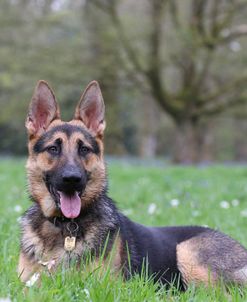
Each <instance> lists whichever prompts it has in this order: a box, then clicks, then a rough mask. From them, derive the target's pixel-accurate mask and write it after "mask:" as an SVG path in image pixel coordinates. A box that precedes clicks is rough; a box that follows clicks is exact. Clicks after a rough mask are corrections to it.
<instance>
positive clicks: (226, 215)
mask: <svg viewBox="0 0 247 302" xmlns="http://www.w3.org/2000/svg"><path fill="white" fill-rule="evenodd" d="M24 164H25V163H24V160H20V159H1V160H0V183H1V187H0V194H1V206H0V270H1V275H0V298H1V297H5V298H6V297H10V298H11V301H37V302H38V301H131V302H132V301H140V302H143V301H198V302H201V301H229V299H232V301H245V300H246V299H247V290H246V289H245V288H243V289H239V288H237V287H234V286H233V287H230V288H229V292H228V293H226V291H224V290H223V289H222V288H221V287H220V286H219V287H217V288H216V289H211V288H203V287H200V288H197V289H196V288H195V287H194V286H193V285H192V286H191V287H190V288H189V290H188V291H187V292H185V293H179V292H177V291H176V289H172V290H170V291H168V292H166V291H165V290H164V289H162V288H157V285H155V284H153V283H152V282H151V280H149V281H148V280H147V279H146V278H145V274H144V275H143V276H142V277H134V278H133V279H132V280H131V281H128V282H123V281H122V279H121V277H120V276H119V277H116V276H113V275H112V274H110V272H109V270H105V271H104V272H103V274H102V272H101V271H100V269H95V270H92V271H87V270H86V269H82V270H81V271H77V270H75V269H73V268H72V269H71V270H68V271H64V270H62V269H61V270H59V271H58V272H57V274H53V275H52V277H49V276H46V275H44V276H43V277H42V284H41V286H40V287H37V286H33V287H31V288H30V289H28V290H27V289H25V286H24V285H22V284H21V282H20V281H19V280H18V278H17V274H16V266H17V263H18V254H19V227H18V222H17V220H18V218H19V217H20V215H21V212H23V211H24V210H25V209H27V207H28V206H29V205H30V201H28V194H27V192H26V180H25V173H24ZM109 177H110V193H109V194H110V196H111V197H113V198H114V199H115V200H116V201H117V205H118V206H119V208H120V209H122V210H123V211H124V212H125V213H126V214H127V215H128V216H129V217H130V218H131V219H133V220H135V221H138V222H140V223H144V224H146V225H153V226H154V225H183V224H199V225H204V224H207V225H209V226H210V227H214V228H217V229H220V230H221V231H223V232H226V233H228V234H229V235H231V236H232V237H234V238H235V239H237V240H239V241H241V242H242V243H243V244H244V245H245V246H247V237H246V219H247V217H246V216H247V198H246V196H247V187H246V183H247V171H246V167H240V166H229V167H223V166H210V167H194V168H192V167H176V166H165V165H162V164H160V167H155V166H150V167H146V166H140V165H137V164H133V163H131V164H130V163H129V164H128V163H110V164H109ZM174 200H175V201H174ZM151 204H153V205H152V206H150V205H151ZM154 205H155V206H154ZM20 207H21V208H20ZM151 208H153V210H152V211H151Z"/></svg>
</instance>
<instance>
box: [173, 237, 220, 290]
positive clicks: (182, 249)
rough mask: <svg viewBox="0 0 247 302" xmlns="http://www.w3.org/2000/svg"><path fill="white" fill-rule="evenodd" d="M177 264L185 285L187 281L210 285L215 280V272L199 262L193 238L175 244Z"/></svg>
mask: <svg viewBox="0 0 247 302" xmlns="http://www.w3.org/2000/svg"><path fill="white" fill-rule="evenodd" d="M177 265H178V269H179V271H180V272H181V274H182V279H183V281H184V283H185V284H186V285H188V284H189V283H195V284H200V283H204V284H206V285H210V284H211V285H212V284H214V283H215V282H216V280H217V278H216V277H217V276H216V275H215V273H213V272H211V271H210V268H209V267H207V266H204V265H202V264H201V263H200V261H199V259H198V249H197V248H196V246H195V244H194V242H193V240H186V241H184V242H182V243H180V244H178V245H177Z"/></svg>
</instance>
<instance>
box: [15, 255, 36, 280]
mask: <svg viewBox="0 0 247 302" xmlns="http://www.w3.org/2000/svg"><path fill="white" fill-rule="evenodd" d="M40 269H41V265H40V264H38V263H34V262H32V261H30V260H29V259H28V257H27V256H26V255H25V254H24V253H23V252H21V253H20V257H19V264H18V276H19V278H20V280H21V281H22V282H26V281H28V280H29V278H30V277H31V276H32V275H33V274H34V273H36V272H38V271H39V270H40Z"/></svg>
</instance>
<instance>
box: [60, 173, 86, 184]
mask: <svg viewBox="0 0 247 302" xmlns="http://www.w3.org/2000/svg"><path fill="white" fill-rule="evenodd" d="M62 178H63V183H64V184H67V185H73V184H74V185H76V184H79V183H80V182H81V180H82V175H81V173H80V172H77V171H66V172H64V173H63V175H62Z"/></svg>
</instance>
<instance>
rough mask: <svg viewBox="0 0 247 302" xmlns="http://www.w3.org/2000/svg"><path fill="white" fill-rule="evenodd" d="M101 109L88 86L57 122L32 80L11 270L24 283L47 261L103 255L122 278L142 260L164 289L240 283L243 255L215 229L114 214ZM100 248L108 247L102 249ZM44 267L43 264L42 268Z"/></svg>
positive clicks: (49, 95) (51, 100) (246, 272)
mask: <svg viewBox="0 0 247 302" xmlns="http://www.w3.org/2000/svg"><path fill="white" fill-rule="evenodd" d="M104 114H105V106H104V102H103V98H102V94H101V90H100V87H99V84H98V83H97V82H96V81H93V82H91V83H90V84H89V85H88V86H87V88H86V89H85V91H84V93H83V94H82V96H81V99H80V101H79V104H78V106H77V107H76V110H75V115H74V118H73V120H71V121H70V122H63V121H62V120H61V119H60V112H59V108H58V105H57V102H56V99H55V96H54V93H53V91H52V89H51V88H50V87H49V86H48V84H47V83H46V82H44V81H40V82H38V84H37V86H36V88H35V91H34V94H33V97H32V100H31V104H30V107H29V112H28V116H27V120H26V128H27V131H28V136H29V142H28V149H29V157H28V160H27V165H26V168H27V176H28V185H29V193H30V197H31V200H32V201H33V205H32V206H31V207H30V208H29V209H28V210H27V211H26V213H25V214H24V215H23V217H22V219H21V233H22V237H21V252H20V259H19V267H18V272H19V275H20V278H21V280H22V281H24V282H26V281H27V280H28V279H29V278H30V277H31V276H33V274H35V273H36V272H39V271H41V269H42V267H43V266H42V265H44V263H46V264H47V263H48V264H49V265H50V267H51V266H52V265H53V269H56V267H57V266H58V265H60V264H63V263H66V262H68V261H70V260H73V261H74V262H75V263H82V261H83V259H85V255H86V254H88V253H90V254H91V255H93V256H94V258H93V259H95V261H96V262H97V259H99V257H101V253H102V250H103V249H104V253H105V255H104V257H107V255H109V254H110V252H111V251H112V249H113V246H115V253H114V257H113V261H112V267H113V269H114V270H115V271H117V272H121V273H122V274H123V276H124V278H126V279H128V278H130V277H131V276H132V275H133V274H141V272H142V271H143V264H144V263H146V265H147V267H148V269H147V271H148V272H149V274H150V276H152V277H153V279H154V281H159V282H161V284H164V285H170V284H171V283H172V284H174V280H176V282H177V286H178V288H180V289H181V290H184V289H186V288H187V286H188V284H190V283H195V284H200V283H204V284H205V285H209V284H216V283H217V282H218V281H219V280H223V281H225V282H230V283H238V284H245V283H246V280H247V250H246V249H245V248H244V247H243V246H241V245H240V244H239V243H238V242H236V241H235V240H233V239H232V238H230V237H228V236H227V235H225V234H222V233H220V232H218V231H215V230H212V229H210V228H207V227H201V226H179V227H146V226H143V225H140V224H137V223H135V222H133V221H131V220H130V219H128V218H127V217H125V216H124V215H123V214H121V213H120V212H119V211H118V209H117V207H116V205H115V204H114V202H113V201H112V200H111V199H110V198H109V197H108V196H107V178H106V168H105V164H104V157H103V151H104V150H103V133H104V129H105V119H104ZM106 243H107V247H106V248H104V246H105V245H106ZM49 265H48V267H49Z"/></svg>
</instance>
